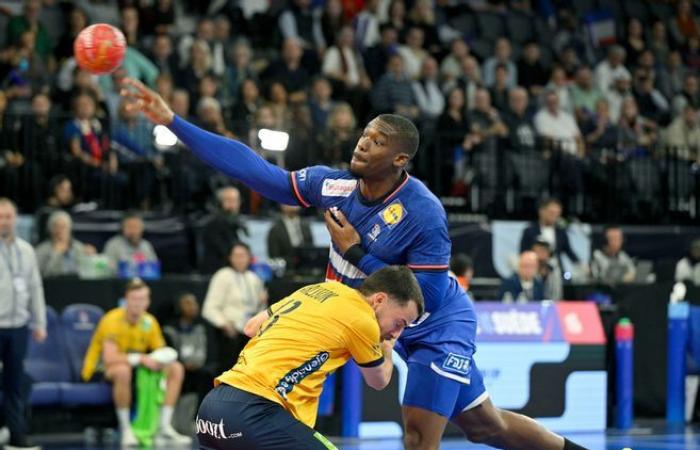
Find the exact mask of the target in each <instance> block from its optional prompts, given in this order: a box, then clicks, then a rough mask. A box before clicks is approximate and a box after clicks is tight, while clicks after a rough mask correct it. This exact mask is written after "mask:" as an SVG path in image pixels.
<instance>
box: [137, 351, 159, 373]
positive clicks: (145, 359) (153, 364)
mask: <svg viewBox="0 0 700 450" xmlns="http://www.w3.org/2000/svg"><path fill="white" fill-rule="evenodd" d="M141 365H142V366H143V367H146V368H147V369H151V370H152V371H154V372H157V371H159V370H162V369H163V365H162V364H161V363H159V362H157V361H156V360H155V359H153V358H151V357H150V356H148V355H142V356H141Z"/></svg>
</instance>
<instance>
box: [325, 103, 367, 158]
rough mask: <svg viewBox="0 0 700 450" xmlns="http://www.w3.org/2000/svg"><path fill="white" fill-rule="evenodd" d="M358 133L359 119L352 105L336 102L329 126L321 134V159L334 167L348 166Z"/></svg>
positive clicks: (329, 119) (329, 118)
mask: <svg viewBox="0 0 700 450" xmlns="http://www.w3.org/2000/svg"><path fill="white" fill-rule="evenodd" d="M358 135H359V132H358V130H357V119H356V118H355V114H354V113H353V112H352V108H351V107H350V105H348V104H347V103H342V102H341V103H338V104H336V105H335V107H334V108H333V110H332V111H331V114H330V116H329V117H328V128H327V129H326V131H325V132H324V133H321V134H320V142H319V148H320V150H321V155H320V156H321V157H320V159H321V161H322V162H323V163H324V164H328V165H330V166H332V167H346V165H347V164H348V161H350V158H351V155H352V152H353V150H354V149H355V145H357V139H358V138H359V136H358Z"/></svg>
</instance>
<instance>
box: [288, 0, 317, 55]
mask: <svg viewBox="0 0 700 450" xmlns="http://www.w3.org/2000/svg"><path fill="white" fill-rule="evenodd" d="M279 28H280V31H281V32H282V38H283V39H284V40H285V42H286V41H288V40H292V41H294V42H298V43H299V45H301V46H303V48H306V49H310V50H311V49H315V50H322V49H323V44H324V40H323V27H322V26H321V11H319V10H318V9H315V8H314V7H313V6H312V4H311V0H293V1H291V2H290V4H289V7H288V8H287V9H285V10H284V11H283V12H282V14H280V16H279ZM300 58H301V56H300Z"/></svg>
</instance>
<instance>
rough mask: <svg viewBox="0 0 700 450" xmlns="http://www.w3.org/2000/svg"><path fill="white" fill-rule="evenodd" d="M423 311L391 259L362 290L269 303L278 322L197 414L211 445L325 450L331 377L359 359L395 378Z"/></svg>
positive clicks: (262, 331) (370, 373)
mask: <svg viewBox="0 0 700 450" xmlns="http://www.w3.org/2000/svg"><path fill="white" fill-rule="evenodd" d="M422 312H423V294H422V293H421V289H420V286H419V285H418V282H417V281H416V278H415V276H414V275H413V273H412V272H411V270H410V269H408V268H407V267H403V266H389V267H386V268H384V269H381V270H379V271H377V272H375V273H373V274H372V275H370V276H369V277H368V278H367V279H365V280H364V282H363V284H362V285H361V286H360V287H359V288H357V289H353V288H350V287H348V286H345V285H343V284H340V283H337V282H327V283H320V284H314V285H310V286H306V287H304V288H301V289H299V290H298V291H296V292H294V293H293V294H292V295H290V296H289V297H286V298H285V299H283V300H281V301H280V302H278V303H277V304H275V305H273V306H272V307H270V308H269V310H268V314H269V319H267V320H266V321H264V322H263V323H262V325H261V326H260V328H259V330H258V331H257V334H256V335H255V337H254V338H253V339H251V341H250V342H249V343H248V345H246V347H245V348H244V349H243V352H241V355H240V356H239V358H238V362H237V363H236V365H235V366H233V368H232V369H231V370H228V371H226V372H224V373H223V374H222V375H220V376H219V377H218V378H216V380H215V384H216V385H217V387H215V388H214V389H213V390H212V391H211V392H209V394H208V395H207V396H206V397H205V398H204V400H203V401H202V404H201V405H200V407H199V412H198V415H197V438H198V439H199V445H200V448H202V449H205V450H214V449H216V450H325V449H329V448H330V449H334V448H335V447H334V446H333V444H331V443H330V442H329V441H328V440H327V439H326V438H324V437H323V436H322V435H321V434H319V433H317V432H315V431H314V430H313V428H312V427H313V426H314V424H315V423H316V413H317V409H318V399H319V396H320V395H321V389H322V387H323V382H324V381H325V379H326V376H327V375H328V374H329V373H331V372H333V371H335V370H336V369H338V368H339V367H341V366H342V365H343V364H345V363H346V362H347V361H348V359H350V358H353V359H354V360H355V362H357V364H358V365H359V366H360V371H361V372H362V376H363V377H364V379H365V381H366V382H367V384H368V385H370V386H371V387H373V388H375V389H383V388H384V387H386V385H387V384H389V380H391V372H392V368H393V365H392V362H391V349H392V346H393V342H394V340H395V339H396V338H397V337H398V336H399V335H400V334H401V331H403V329H404V328H405V327H406V326H407V325H408V324H409V323H411V322H413V321H414V320H416V319H417V318H418V317H419V316H420V314H421V313H422Z"/></svg>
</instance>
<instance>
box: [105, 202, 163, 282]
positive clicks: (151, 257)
mask: <svg viewBox="0 0 700 450" xmlns="http://www.w3.org/2000/svg"><path fill="white" fill-rule="evenodd" d="M143 230H144V224H143V219H141V216H140V215H138V214H136V213H127V214H125V215H124V218H123V219H122V225H121V234H118V235H116V236H114V237H112V238H110V239H109V240H108V241H107V243H106V244H105V248H104V254H105V255H106V256H107V258H109V261H110V263H111V265H112V268H113V270H114V271H115V272H116V273H118V272H117V271H118V270H121V269H120V265H121V264H127V265H132V264H137V265H138V264H141V263H146V262H149V263H153V262H158V255H156V252H155V250H153V246H152V245H151V243H150V242H148V241H147V240H146V239H144V238H143Z"/></svg>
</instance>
